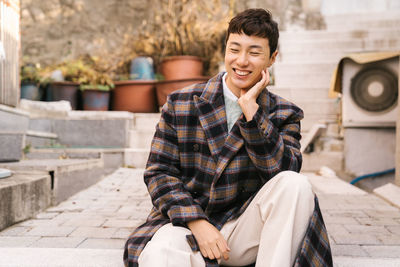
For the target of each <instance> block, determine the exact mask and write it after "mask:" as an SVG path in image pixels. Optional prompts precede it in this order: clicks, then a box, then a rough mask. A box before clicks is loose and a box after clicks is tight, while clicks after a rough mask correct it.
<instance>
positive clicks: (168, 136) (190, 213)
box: [124, 9, 332, 267]
mask: <svg viewBox="0 0 400 267" xmlns="http://www.w3.org/2000/svg"><path fill="white" fill-rule="evenodd" d="M278 36H279V33H278V26H277V24H276V22H274V21H273V20H272V18H271V15H270V13H269V12H268V11H265V10H263V9H249V10H246V11H244V12H242V13H240V14H238V15H237V16H236V17H235V18H233V19H232V20H231V22H230V23H229V28H228V35H227V42H226V51H225V67H226V72H224V73H220V74H218V75H217V76H216V77H214V78H212V79H210V80H209V81H208V82H207V83H204V84H196V85H193V86H190V87H187V88H185V89H183V90H180V91H177V92H174V93H172V94H171V95H170V96H169V97H168V101H167V103H166V104H165V105H164V107H163V110H162V115H161V120H160V122H159V124H158V126H157V130H156V133H155V136H154V139H153V142H152V147H151V153H150V156H149V160H148V163H147V167H146V171H145V174H144V180H145V183H146V184H147V187H148V190H149V192H150V196H151V198H152V201H153V205H154V207H153V209H152V211H151V213H150V215H149V217H148V219H147V222H146V223H145V224H143V225H142V226H140V227H139V228H138V229H136V230H135V232H134V233H133V234H132V235H131V236H130V238H129V239H128V241H127V243H126V247H125V253H124V262H125V265H127V266H138V265H139V266H140V267H155V266H157V267H160V266H170V267H171V266H176V267H189V266H190V267H200V266H219V264H221V265H224V266H245V265H249V264H254V263H255V265H256V266H263V267H264V266H272V267H285V266H287V267H288V266H293V265H296V266H330V265H332V259H331V253H330V247H329V241H328V237H327V233H326V229H325V226H324V224H323V221H322V217H321V213H320V211H319V208H318V202H317V199H316V198H315V196H314V193H313V192H312V189H311V185H310V184H309V182H308V180H307V177H305V176H303V175H300V174H299V173H298V172H299V171H300V168H301V163H302V157H301V153H300V143H299V140H300V138H301V136H300V120H301V119H302V117H303V112H302V110H301V109H300V108H298V107H297V106H295V105H294V104H292V103H290V102H288V101H286V100H284V99H283V98H281V97H279V96H277V95H274V94H272V93H270V92H268V90H267V88H266V86H267V84H268V82H269V74H268V71H267V68H268V67H270V66H271V65H272V64H273V63H274V61H275V58H276V56H277V53H278V52H277V50H276V48H277V42H278Z"/></svg>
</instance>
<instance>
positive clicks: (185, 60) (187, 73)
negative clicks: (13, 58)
mask: <svg viewBox="0 0 400 267" xmlns="http://www.w3.org/2000/svg"><path fill="white" fill-rule="evenodd" d="M160 72H161V74H162V75H163V76H164V77H165V80H180V79H189V78H193V77H200V76H201V75H202V74H203V61H202V60H201V58H199V57H194V56H173V57H167V58H165V59H164V60H163V61H162V62H161V64H160Z"/></svg>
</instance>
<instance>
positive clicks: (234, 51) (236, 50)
mask: <svg viewBox="0 0 400 267" xmlns="http://www.w3.org/2000/svg"><path fill="white" fill-rule="evenodd" d="M231 52H232V53H237V52H239V50H238V49H233V48H231Z"/></svg>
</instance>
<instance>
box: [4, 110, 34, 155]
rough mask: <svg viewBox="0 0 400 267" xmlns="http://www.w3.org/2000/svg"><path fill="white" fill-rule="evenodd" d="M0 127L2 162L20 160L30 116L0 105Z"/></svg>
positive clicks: (21, 111)
mask: <svg viewBox="0 0 400 267" xmlns="http://www.w3.org/2000/svg"><path fill="white" fill-rule="evenodd" d="M0 125H1V127H0V162H2V161H16V160H20V159H21V157H22V149H23V147H24V146H25V133H26V131H27V130H28V127H29V114H28V113H27V112H25V111H23V110H20V109H16V108H11V107H9V106H5V105H1V104H0Z"/></svg>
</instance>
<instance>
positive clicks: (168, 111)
mask: <svg viewBox="0 0 400 267" xmlns="http://www.w3.org/2000/svg"><path fill="white" fill-rule="evenodd" d="M175 122H176V120H175V114H174V108H173V104H172V102H171V100H170V98H169V97H168V101H167V104H165V105H164V107H163V110H162V113H161V119H160V122H159V123H158V125H157V127H156V133H155V135H154V138H153V141H152V144H151V151H150V156H149V159H148V161H147V166H146V170H145V173H144V181H145V183H146V185H147V188H148V190H149V193H150V196H151V199H152V202H153V205H154V207H155V208H156V209H157V210H158V211H160V212H161V213H162V214H163V216H165V217H167V218H169V219H170V221H171V222H172V224H173V225H185V224H186V222H189V221H192V220H195V219H207V216H206V215H205V213H204V211H203V209H202V208H201V207H200V205H198V204H197V203H195V202H194V201H193V197H192V195H191V194H190V192H188V191H187V190H186V188H185V186H184V184H183V182H182V180H181V178H180V175H181V172H180V161H179V149H178V137H177V132H176V125H175Z"/></svg>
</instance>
